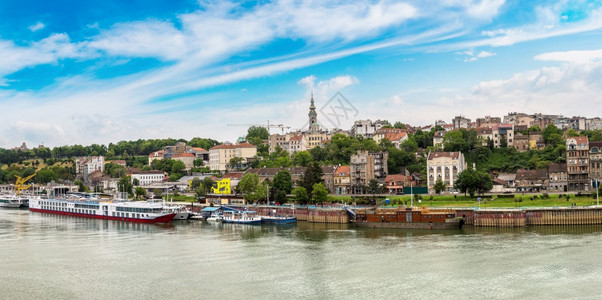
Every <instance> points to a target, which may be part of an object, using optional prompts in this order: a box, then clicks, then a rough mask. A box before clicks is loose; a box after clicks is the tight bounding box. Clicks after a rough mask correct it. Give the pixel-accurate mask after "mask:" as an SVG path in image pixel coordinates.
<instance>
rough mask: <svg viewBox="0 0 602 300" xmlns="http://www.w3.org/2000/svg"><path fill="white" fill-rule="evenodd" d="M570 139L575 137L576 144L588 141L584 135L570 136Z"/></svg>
mask: <svg viewBox="0 0 602 300" xmlns="http://www.w3.org/2000/svg"><path fill="white" fill-rule="evenodd" d="M571 139H575V141H576V142H577V144H587V143H588V142H587V137H586V136H576V137H572V138H571Z"/></svg>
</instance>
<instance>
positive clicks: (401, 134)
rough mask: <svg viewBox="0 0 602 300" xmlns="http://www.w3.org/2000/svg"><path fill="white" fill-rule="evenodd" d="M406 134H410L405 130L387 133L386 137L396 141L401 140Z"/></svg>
mask: <svg viewBox="0 0 602 300" xmlns="http://www.w3.org/2000/svg"><path fill="white" fill-rule="evenodd" d="M406 135H408V134H407V133H405V132H396V133H385V138H386V139H387V140H389V141H391V142H395V141H400V140H401V139H403V138H404V137H405V136H406Z"/></svg>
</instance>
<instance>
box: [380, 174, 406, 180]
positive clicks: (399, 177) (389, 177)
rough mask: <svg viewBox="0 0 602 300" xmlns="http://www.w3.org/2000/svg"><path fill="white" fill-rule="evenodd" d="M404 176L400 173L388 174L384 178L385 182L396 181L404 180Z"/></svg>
mask: <svg viewBox="0 0 602 300" xmlns="http://www.w3.org/2000/svg"><path fill="white" fill-rule="evenodd" d="M405 180H406V176H405V175H402V174H389V175H387V177H386V178H385V182H392V181H393V182H396V181H405Z"/></svg>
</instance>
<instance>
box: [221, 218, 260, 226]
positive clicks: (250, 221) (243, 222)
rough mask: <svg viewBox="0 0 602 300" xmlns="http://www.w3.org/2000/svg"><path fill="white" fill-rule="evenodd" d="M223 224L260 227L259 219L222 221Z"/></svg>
mask: <svg viewBox="0 0 602 300" xmlns="http://www.w3.org/2000/svg"><path fill="white" fill-rule="evenodd" d="M222 222H223V223H229V224H245V225H261V219H259V220H228V219H222Z"/></svg>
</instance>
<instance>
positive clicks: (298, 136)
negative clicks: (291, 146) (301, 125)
mask: <svg viewBox="0 0 602 300" xmlns="http://www.w3.org/2000/svg"><path fill="white" fill-rule="evenodd" d="M301 139H303V135H295V136H293V137H291V139H290V141H300V140H301Z"/></svg>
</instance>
